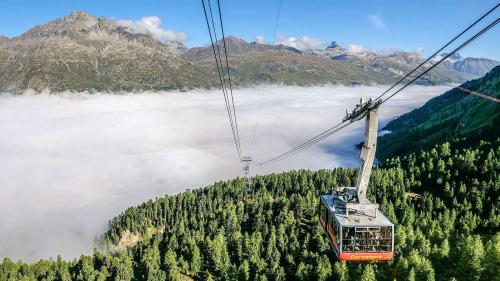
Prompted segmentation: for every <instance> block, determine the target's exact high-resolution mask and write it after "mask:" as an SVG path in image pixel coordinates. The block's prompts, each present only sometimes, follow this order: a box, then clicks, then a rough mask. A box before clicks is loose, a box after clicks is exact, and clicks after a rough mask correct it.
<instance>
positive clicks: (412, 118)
mask: <svg viewBox="0 0 500 281" xmlns="http://www.w3.org/2000/svg"><path fill="white" fill-rule="evenodd" d="M461 86H462V87H463V88H466V89H469V90H473V91H477V92H480V93H483V94H485V95H490V96H493V97H497V98H500V66H497V67H495V68H494V69H493V70H491V71H490V72H489V73H488V74H486V75H485V76H484V77H482V78H480V79H476V80H472V81H469V82H466V83H464V84H463V85H461ZM498 124H500V105H499V104H498V103H495V102H492V101H489V100H486V99H484V98H480V97H478V96H474V95H471V94H468V93H466V92H464V91H462V90H460V89H458V88H455V89H453V90H450V91H448V92H446V93H444V94H443V95H441V96H438V97H435V98H433V99H431V100H430V101H428V102H427V103H426V104H425V105H424V106H422V107H420V108H418V109H415V110H413V111H411V112H409V113H406V114H404V115H402V116H400V117H399V118H397V119H395V120H393V121H391V122H389V123H388V124H387V126H386V127H385V128H384V129H386V130H389V131H391V133H390V134H386V135H384V136H382V137H380V138H379V145H378V156H379V159H386V158H388V157H392V156H395V155H401V154H406V153H409V152H411V151H415V150H418V149H428V148H430V147H433V146H434V145H436V144H439V143H442V142H444V141H453V142H455V143H457V144H459V143H467V142H469V143H472V142H476V141H478V140H480V139H490V140H491V139H495V138H497V137H499V136H500V129H499V127H498Z"/></svg>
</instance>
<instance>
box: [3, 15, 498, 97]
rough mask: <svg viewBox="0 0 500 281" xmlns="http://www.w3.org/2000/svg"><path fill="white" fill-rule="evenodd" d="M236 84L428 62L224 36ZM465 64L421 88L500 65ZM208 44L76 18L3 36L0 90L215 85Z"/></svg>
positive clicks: (440, 70) (377, 71) (330, 78)
mask: <svg viewBox="0 0 500 281" xmlns="http://www.w3.org/2000/svg"><path fill="white" fill-rule="evenodd" d="M226 45H227V46H228V54H229V63H230V69H229V70H228V69H224V70H223V71H225V72H227V71H230V72H231V74H232V78H234V83H235V85H237V86H238V85H239V86H242V85H253V84H259V83H280V84H294V85H316V84H327V83H332V84H335V83H340V84H347V85H351V84H370V83H380V84H385V83H390V82H393V81H396V80H397V79H399V78H400V77H401V76H402V75H404V74H405V73H407V72H408V71H409V70H410V69H411V68H412V67H414V66H415V65H416V64H418V63H419V62H420V61H421V60H422V58H421V57H420V56H419V55H418V54H416V53H411V52H395V53H393V54H390V55H379V54H376V53H373V52H370V51H363V52H352V51H349V50H346V49H345V48H343V47H341V46H340V45H338V44H337V43H336V42H332V43H331V44H330V45H329V46H327V48H326V49H325V50H308V51H300V50H297V49H295V48H292V47H287V46H284V45H267V44H260V43H256V42H251V43H248V42H246V41H244V40H242V39H239V38H236V37H228V38H226ZM483 60H484V59H475V58H466V59H463V60H460V61H457V62H455V63H450V64H448V65H445V66H442V67H441V66H440V67H437V68H436V69H435V70H434V71H432V73H429V75H426V76H425V78H424V79H422V80H421V81H419V83H421V84H441V83H458V82H463V81H465V80H468V79H471V78H473V77H475V76H478V75H480V73H482V72H484V71H487V70H489V69H491V67H493V66H494V65H495V64H498V62H495V61H491V60H488V61H483ZM217 82H218V80H217V69H216V67H215V64H214V61H213V53H212V49H211V47H210V46H205V47H194V48H190V49H188V48H187V47H186V46H185V45H184V44H182V43H180V42H175V41H174V42H161V41H159V40H157V39H155V38H154V37H153V36H151V35H150V34H147V33H145V32H137V31H133V30H130V29H129V28H127V27H126V26H123V25H120V24H119V23H118V22H117V21H115V20H108V19H105V18H103V17H94V16H92V15H89V14H87V13H85V12H74V13H71V14H70V15H68V16H66V17H64V18H61V19H56V20H54V21H52V22H49V23H47V24H43V25H39V26H36V27H34V28H32V29H31V30H29V31H27V32H25V33H23V34H22V35H20V36H18V37H15V38H11V39H9V38H6V37H0V91H11V92H22V91H24V90H26V89H34V90H36V91H42V90H50V91H51V92H62V91H108V92H114V91H143V90H154V91H157V90H170V89H191V88H210V87H214V86H217Z"/></svg>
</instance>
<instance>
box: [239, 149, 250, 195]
mask: <svg viewBox="0 0 500 281" xmlns="http://www.w3.org/2000/svg"><path fill="white" fill-rule="evenodd" d="M251 162H252V157H250V156H243V157H241V163H243V172H244V173H245V179H246V181H247V187H248V188H250V187H251V186H252V183H251V178H250V163H251Z"/></svg>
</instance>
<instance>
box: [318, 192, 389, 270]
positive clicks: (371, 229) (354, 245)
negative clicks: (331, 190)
mask: <svg viewBox="0 0 500 281" xmlns="http://www.w3.org/2000/svg"><path fill="white" fill-rule="evenodd" d="M320 202H321V203H320V206H319V208H320V209H319V220H320V223H321V225H322V226H323V228H324V229H325V233H326V235H327V236H328V240H329V241H330V244H331V245H332V247H333V250H334V251H335V254H336V255H337V257H338V259H339V260H349V261H368V260H369V261H372V260H390V259H392V258H393V256H394V239H393V238H394V225H393V224H392V223H391V222H390V221H389V220H388V219H387V218H386V217H385V216H384V215H383V214H382V213H381V212H380V211H378V208H375V209H374V212H373V213H372V214H371V215H370V214H367V213H366V212H359V211H356V212H353V211H352V210H349V209H348V208H347V205H348V203H346V201H345V200H344V199H343V198H342V196H340V195H322V196H321V201H320Z"/></svg>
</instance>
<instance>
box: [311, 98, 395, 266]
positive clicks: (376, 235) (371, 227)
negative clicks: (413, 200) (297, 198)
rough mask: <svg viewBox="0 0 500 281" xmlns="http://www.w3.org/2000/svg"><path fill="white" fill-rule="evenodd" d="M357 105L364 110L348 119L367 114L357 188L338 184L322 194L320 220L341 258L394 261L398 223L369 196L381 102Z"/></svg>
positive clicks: (357, 111)
mask: <svg viewBox="0 0 500 281" xmlns="http://www.w3.org/2000/svg"><path fill="white" fill-rule="evenodd" d="M357 108H358V109H360V108H362V109H363V110H362V111H364V112H362V111H360V110H354V111H353V112H352V113H349V112H348V113H347V116H346V118H344V120H351V122H353V121H356V120H359V119H360V118H363V117H364V116H366V122H365V141H364V143H363V146H362V148H361V155H360V158H361V167H360V169H359V174H358V178H357V180H356V187H336V188H333V189H332V194H327V195H322V196H321V200H320V205H319V222H320V224H321V226H322V227H323V229H324V230H325V234H326V236H327V237H328V240H329V242H330V244H331V245H332V248H333V250H334V252H335V254H336V256H337V258H338V259H339V260H348V261H367V260H370V261H371V260H390V259H392V258H393V257H394V224H392V223H391V222H390V221H389V219H387V218H386V217H385V216H384V214H383V213H382V212H381V211H380V210H379V209H378V204H375V203H372V202H371V201H370V200H369V199H368V198H367V197H366V191H367V189H368V182H369V180H370V174H371V171H372V167H373V161H374V160H375V151H376V144H377V127H378V117H377V108H378V103H373V104H372V100H369V101H367V102H366V103H364V104H363V101H361V103H360V105H359V106H357ZM360 116H361V117H360Z"/></svg>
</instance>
